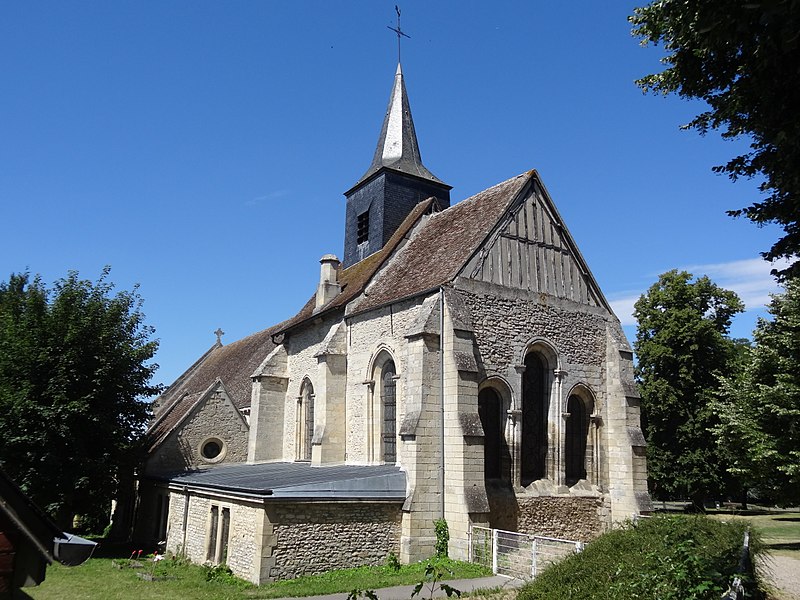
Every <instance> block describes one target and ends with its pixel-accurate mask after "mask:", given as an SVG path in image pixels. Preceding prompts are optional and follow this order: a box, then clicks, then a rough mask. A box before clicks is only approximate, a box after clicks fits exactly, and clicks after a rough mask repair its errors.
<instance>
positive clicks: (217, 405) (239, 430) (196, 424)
mask: <svg viewBox="0 0 800 600" xmlns="http://www.w3.org/2000/svg"><path fill="white" fill-rule="evenodd" d="M248 431H249V430H248V427H247V424H246V423H245V422H244V420H243V419H242V418H241V417H240V416H239V414H237V411H236V408H234V406H233V404H231V402H230V401H229V400H228V399H227V398H226V397H225V396H223V394H222V393H221V392H216V393H214V394H211V396H210V397H209V398H208V399H207V400H206V401H205V402H204V403H203V404H202V405H201V406H200V408H199V409H195V411H193V412H192V414H190V415H189V417H188V418H187V419H186V421H184V423H183V424H182V425H181V426H180V427H179V428H178V429H177V430H176V431H174V432H172V433H171V434H170V435H169V437H167V439H166V440H164V442H163V443H162V444H161V445H160V446H159V447H158V450H157V451H156V452H155V453H154V454H153V455H152V456H151V457H150V458H149V459H148V461H147V465H146V468H145V472H146V473H147V474H148V475H153V474H159V473H169V472H173V473H174V472H176V471H181V470H184V469H187V468H190V467H194V466H200V465H211V464H221V463H241V462H245V461H246V460H247V438H248ZM210 438H216V439H218V440H220V441H222V442H223V444H224V448H223V454H222V455H221V457H218V458H217V459H216V460H213V461H207V460H206V459H204V458H203V457H202V455H201V454H200V447H201V445H202V444H203V442H204V441H205V440H208V439H210Z"/></svg>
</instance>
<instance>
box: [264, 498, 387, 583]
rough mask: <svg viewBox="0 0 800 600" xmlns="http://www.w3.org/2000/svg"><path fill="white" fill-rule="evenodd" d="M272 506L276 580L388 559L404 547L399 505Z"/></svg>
mask: <svg viewBox="0 0 800 600" xmlns="http://www.w3.org/2000/svg"><path fill="white" fill-rule="evenodd" d="M266 511H267V517H268V519H269V521H270V522H271V523H272V533H273V534H274V538H273V539H274V544H275V545H274V547H273V548H272V552H271V554H272V561H271V563H272V565H271V568H270V570H269V578H270V579H291V578H293V577H297V576H299V575H311V574H314V573H322V572H324V571H328V570H330V569H341V568H347V567H355V566H362V565H377V564H382V563H383V562H385V560H386V555H387V554H389V553H390V552H394V553H395V554H398V553H399V551H400V518H401V513H400V505H399V504H372V503H369V504H368V503H352V504H344V503H342V504H332V503H305V504H281V505H269V506H267V508H266ZM267 554H269V552H267Z"/></svg>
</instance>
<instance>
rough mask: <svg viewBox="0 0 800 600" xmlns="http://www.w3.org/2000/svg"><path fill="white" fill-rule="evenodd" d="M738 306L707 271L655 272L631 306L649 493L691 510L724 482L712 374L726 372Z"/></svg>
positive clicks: (734, 297)
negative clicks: (679, 500)
mask: <svg viewBox="0 0 800 600" xmlns="http://www.w3.org/2000/svg"><path fill="white" fill-rule="evenodd" d="M743 309H744V305H743V304H742V302H741V300H739V298H738V296H737V295H736V294H735V293H734V292H731V291H729V290H725V289H722V288H720V287H718V286H717V285H715V284H714V283H712V282H711V280H709V279H708V277H700V278H698V279H696V280H694V281H692V275H690V274H689V273H687V272H685V271H683V272H678V271H675V270H673V271H669V272H667V273H664V274H663V275H661V276H660V277H659V279H658V282H656V283H655V284H654V285H653V286H651V287H650V289H649V290H648V291H647V293H645V294H644V295H642V297H641V298H639V300H638V301H637V302H636V304H635V305H634V316H635V318H636V320H637V322H638V328H637V331H636V342H635V343H634V351H635V352H636V356H637V361H638V362H637V366H636V377H637V380H638V383H639V386H640V390H641V394H642V421H643V424H644V428H645V435H646V439H647V444H648V447H647V463H648V464H647V466H648V471H649V477H650V481H651V491H653V492H654V494H655V495H656V496H657V497H661V498H669V497H678V496H680V497H684V498H686V497H688V498H690V499H691V500H692V501H693V503H694V504H695V506H696V507H697V508H698V509H702V506H703V503H704V501H705V499H706V498H708V497H709V495H711V494H717V493H719V492H720V491H722V490H723V489H725V488H726V486H727V485H728V483H729V482H727V481H726V480H725V469H724V468H721V467H720V453H719V451H718V448H717V446H716V445H715V443H714V440H713V437H712V436H711V434H710V432H709V429H710V428H711V427H712V426H713V425H715V424H716V422H717V421H716V417H715V415H714V413H713V411H712V410H711V400H712V398H713V397H714V394H715V393H716V390H717V388H718V387H719V381H718V376H719V375H727V374H729V369H730V367H731V365H732V364H733V362H734V360H735V358H736V356H737V347H736V344H734V342H733V341H732V340H730V339H729V338H728V337H727V333H728V329H729V327H730V323H731V318H732V317H733V316H734V315H735V314H736V313H739V312H741V311H742V310H743Z"/></svg>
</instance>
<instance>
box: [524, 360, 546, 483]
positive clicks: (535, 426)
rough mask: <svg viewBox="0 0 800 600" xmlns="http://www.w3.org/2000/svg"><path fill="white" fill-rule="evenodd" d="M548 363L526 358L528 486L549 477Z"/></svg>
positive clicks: (525, 475) (525, 424) (525, 437)
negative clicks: (547, 467)
mask: <svg viewBox="0 0 800 600" xmlns="http://www.w3.org/2000/svg"><path fill="white" fill-rule="evenodd" d="M547 373H548V372H547V363H546V362H545V360H544V357H542V356H541V355H540V354H539V353H537V352H531V353H530V354H528V355H527V356H526V357H525V371H524V373H523V376H522V449H521V451H522V456H521V463H522V464H521V468H520V479H521V481H522V485H523V486H525V485H528V484H529V483H531V482H532V481H536V480H537V479H543V478H545V477H546V475H547V471H546V465H547V450H548V440H547V415H548V412H549V408H550V394H549V387H550V385H549V381H548V376H547Z"/></svg>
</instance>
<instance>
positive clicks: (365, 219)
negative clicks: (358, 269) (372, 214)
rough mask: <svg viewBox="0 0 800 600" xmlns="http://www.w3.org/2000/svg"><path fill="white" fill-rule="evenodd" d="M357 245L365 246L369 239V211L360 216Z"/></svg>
mask: <svg viewBox="0 0 800 600" xmlns="http://www.w3.org/2000/svg"><path fill="white" fill-rule="evenodd" d="M356 232H357V235H356V243H357V244H363V243H364V242H366V241H367V240H368V239H369V210H367V211H366V212H363V213H361V214H360V215H358V228H357V230H356Z"/></svg>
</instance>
